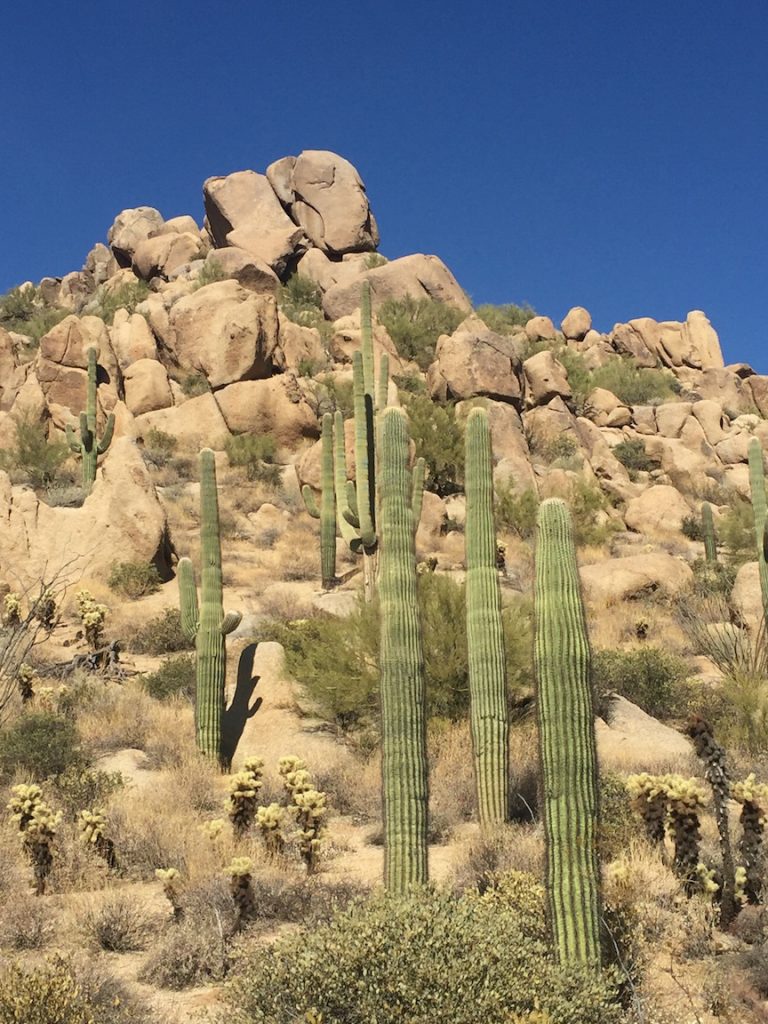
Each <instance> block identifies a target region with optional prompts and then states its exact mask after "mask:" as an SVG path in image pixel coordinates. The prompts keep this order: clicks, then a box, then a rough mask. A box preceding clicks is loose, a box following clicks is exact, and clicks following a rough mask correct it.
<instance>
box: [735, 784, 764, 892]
mask: <svg viewBox="0 0 768 1024" xmlns="http://www.w3.org/2000/svg"><path fill="white" fill-rule="evenodd" d="M731 796H732V797H733V799H734V800H737V801H738V802H739V803H740V804H741V816H740V819H739V820H740V822H741V829H742V832H741V843H740V844H739V853H740V855H741V860H742V862H743V863H742V864H741V865H740V866H739V867H738V868H737V869H736V875H737V881H736V890H737V896H738V898H739V899H740V900H741V902H743V903H753V904H759V903H760V898H761V893H762V888H763V876H762V871H761V870H760V869H761V864H762V845H763V833H764V832H765V823H766V819H767V818H768V786H766V785H762V784H760V783H758V782H756V781H755V775H754V772H752V773H750V774H749V775H748V776H747V777H746V779H745V780H744V781H743V782H737V783H736V784H735V785H734V786H733V788H732V790H731ZM739 883H740V884H739Z"/></svg>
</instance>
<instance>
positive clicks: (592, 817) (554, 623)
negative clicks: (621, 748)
mask: <svg viewBox="0 0 768 1024" xmlns="http://www.w3.org/2000/svg"><path fill="white" fill-rule="evenodd" d="M534 600H535V605H534V608H535V622H536V631H535V644H534V658H535V667H536V684H537V685H536V708H537V715H538V722H539V743H540V749H541V769H542V786H543V804H544V828H545V839H546V854H547V885H546V889H547V905H548V909H549V919H550V924H551V927H552V932H553V938H554V944H555V951H556V954H557V957H558V960H559V961H560V963H562V964H572V963H590V964H595V965H598V964H599V963H600V871H599V865H598V857H597V834H598V796H597V794H598V771H597V752H596V744H595V723H594V711H593V701H592V682H591V678H590V670H591V659H590V649H589V637H588V634H587V623H586V617H585V614H584V604H583V601H582V596H581V585H580V580H579V571H578V567H577V564H576V546H575V544H574V540H573V529H572V525H571V518H570V514H569V512H568V509H567V507H566V505H565V503H564V502H563V501H561V500H559V499H557V498H550V499H548V500H547V501H544V502H542V504H541V506H540V508H539V520H538V531H537V538H536V586H535V598H534Z"/></svg>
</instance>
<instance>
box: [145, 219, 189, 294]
mask: <svg viewBox="0 0 768 1024" xmlns="http://www.w3.org/2000/svg"><path fill="white" fill-rule="evenodd" d="M193 223H194V222H193ZM206 252H207V247H206V245H205V244H204V243H203V240H202V238H201V237H200V234H199V232H197V231H195V232H191V231H184V232H182V233H180V234H179V233H177V232H175V231H170V232H167V233H164V234H162V235H154V236H152V237H150V238H145V239H143V240H142V241H141V242H139V243H138V244H137V245H136V248H135V250H134V253H133V271H134V273H135V274H136V276H137V277H140V278H142V280H144V281H150V280H151V279H152V278H153V277H164V278H166V279H167V278H169V277H170V276H171V274H172V273H173V271H174V270H177V269H178V268H179V267H182V266H183V265H184V264H185V263H190V262H191V261H192V260H199V259H204V258H205V255H206Z"/></svg>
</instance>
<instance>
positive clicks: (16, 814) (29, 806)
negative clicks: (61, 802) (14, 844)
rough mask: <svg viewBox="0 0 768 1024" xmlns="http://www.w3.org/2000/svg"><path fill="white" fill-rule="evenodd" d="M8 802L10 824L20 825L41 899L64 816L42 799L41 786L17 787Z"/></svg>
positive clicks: (37, 891) (24, 845) (37, 892)
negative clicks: (58, 830)
mask: <svg viewBox="0 0 768 1024" xmlns="http://www.w3.org/2000/svg"><path fill="white" fill-rule="evenodd" d="M11 793H12V796H11V799H10V801H9V803H8V810H9V811H10V812H11V822H12V823H13V824H14V825H17V826H18V829H19V833H20V834H21V836H22V844H23V847H24V852H25V853H26V855H27V857H28V858H29V861H30V863H31V864H32V868H33V871H34V874H35V893H36V895H38V896H42V895H43V893H44V892H45V885H46V881H47V879H48V875H49V874H50V873H51V868H52V867H53V844H54V841H55V839H56V829H57V828H58V825H59V822H60V821H61V814H60V813H59V814H54V813H53V811H52V810H51V808H50V807H49V806H48V805H47V804H46V803H45V801H44V800H43V796H42V792H41V790H40V787H39V786H25V785H21V786H14V787H13V789H12V790H11Z"/></svg>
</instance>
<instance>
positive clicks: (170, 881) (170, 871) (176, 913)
mask: <svg viewBox="0 0 768 1024" xmlns="http://www.w3.org/2000/svg"><path fill="white" fill-rule="evenodd" d="M155 878H157V879H158V880H159V881H160V882H162V884H163V895H164V896H165V898H166V899H167V900H168V902H169V903H170V905H171V908H172V910H173V920H174V921H177V922H178V921H180V920H181V919H182V917H184V906H183V904H182V902H181V893H182V887H181V875H180V874H179V872H178V871H177V870H176V868H158V869H157V870H156V871H155Z"/></svg>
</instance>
